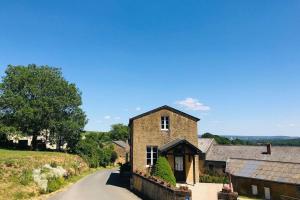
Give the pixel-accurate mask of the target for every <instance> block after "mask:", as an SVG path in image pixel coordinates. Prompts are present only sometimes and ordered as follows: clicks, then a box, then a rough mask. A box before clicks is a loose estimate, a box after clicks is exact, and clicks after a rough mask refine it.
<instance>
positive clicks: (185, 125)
mask: <svg viewBox="0 0 300 200" xmlns="http://www.w3.org/2000/svg"><path fill="white" fill-rule="evenodd" d="M162 116H168V117H169V130H168V131H163V130H161V117H162ZM197 121H198V120H195V119H193V118H190V117H187V116H186V115H183V114H181V113H178V112H174V111H173V110H172V109H168V108H162V109H159V110H156V111H155V112H149V114H146V115H144V116H141V117H138V118H133V120H131V121H130V124H129V125H130V130H131V144H130V147H131V152H130V154H131V155H130V157H131V158H130V160H131V166H132V170H133V171H135V170H140V171H144V172H147V171H148V167H147V160H146V158H147V155H146V148H147V146H157V147H160V146H162V145H164V144H167V143H169V142H171V141H172V140H175V139H178V138H180V139H185V140H187V141H188V142H190V143H191V144H193V145H194V146H196V147H197V146H198V134H197V133H198V131H197ZM187 159H188V158H187V157H186V158H185V162H186V166H187V167H186V177H187V181H190V180H191V178H190V176H191V175H190V174H191V173H192V171H193V168H192V167H190V166H193V164H192V162H193V159H190V160H187ZM168 160H169V162H170V165H171V167H172V169H173V166H174V159H173V158H172V157H171V156H169V157H168ZM198 162H199V158H198V156H196V159H195V171H196V173H197V175H196V181H198V179H199V169H198V168H199V164H198ZM188 167H190V168H188Z"/></svg>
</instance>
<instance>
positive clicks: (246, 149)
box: [206, 145, 300, 163]
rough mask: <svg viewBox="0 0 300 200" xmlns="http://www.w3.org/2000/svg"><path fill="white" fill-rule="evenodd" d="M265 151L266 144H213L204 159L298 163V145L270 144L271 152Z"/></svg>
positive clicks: (299, 161)
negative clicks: (242, 159) (241, 159)
mask: <svg viewBox="0 0 300 200" xmlns="http://www.w3.org/2000/svg"><path fill="white" fill-rule="evenodd" d="M266 151H267V147H266V146H248V145H247V146H246V145H213V146H212V147H211V148H210V149H209V151H208V152H207V154H206V160H209V161H222V162H226V160H227V159H229V158H244V159H254V160H269V161H282V162H295V163H300V147H291V146H272V147H271V154H266Z"/></svg>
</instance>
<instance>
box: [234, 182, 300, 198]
mask: <svg viewBox="0 0 300 200" xmlns="http://www.w3.org/2000/svg"><path fill="white" fill-rule="evenodd" d="M232 183H233V189H234V191H236V192H238V193H239V194H240V195H246V196H251V197H257V198H264V187H268V188H270V192H271V198H272V199H274V200H282V199H283V198H282V196H285V197H286V199H288V197H290V199H293V198H295V199H300V185H292V184H283V183H277V182H271V181H263V180H257V179H250V178H241V177H232ZM251 185H256V186H257V190H258V195H256V196H254V195H252V188H251Z"/></svg>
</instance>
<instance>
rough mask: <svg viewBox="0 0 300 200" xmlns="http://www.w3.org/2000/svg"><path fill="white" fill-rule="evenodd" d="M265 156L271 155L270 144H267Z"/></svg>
mask: <svg viewBox="0 0 300 200" xmlns="http://www.w3.org/2000/svg"><path fill="white" fill-rule="evenodd" d="M267 154H269V155H271V144H267Z"/></svg>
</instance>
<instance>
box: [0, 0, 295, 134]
mask: <svg viewBox="0 0 300 200" xmlns="http://www.w3.org/2000/svg"><path fill="white" fill-rule="evenodd" d="M299 10H300V1H298V0H289V1H284V0H282V1H276V0H248V1H240V0H236V1H233V0H229V1H220V0H216V1H214V0H201V1H199V0H197V1H192V0H191V1H180V0H178V1H177V0H170V1H167V0H166V1H138V0H136V1H131V0H128V1H121V0H120V1H115V0H108V1H71V0H70V1H62V0H51V1H38V0H36V1H30V0H20V1H13V0H10V1H4V0H2V1H0V30H1V31H0V74H1V76H3V75H4V70H5V68H6V66H7V65H8V64H13V65H17V64H18V65H19V64H20V65H27V64H30V63H36V64H38V65H44V64H47V65H50V66H55V67H60V68H62V71H63V74H64V76H65V77H66V79H67V80H69V81H70V82H74V83H76V85H77V86H78V87H79V88H80V90H81V91H82V97H83V109H84V110H85V111H86V113H87V116H88V118H89V123H88V124H87V126H86V129H87V130H108V129H109V127H110V125H111V124H113V123H119V122H120V123H127V122H128V118H130V117H132V116H134V115H137V114H140V113H142V112H145V111H147V110H149V109H152V108H155V107H157V106H161V105H165V104H167V105H170V106H173V107H175V108H178V109H180V110H183V111H185V112H187V113H189V114H192V115H194V116H197V117H200V118H201V121H200V123H199V133H203V132H207V131H208V132H212V133H215V134H231V135H232V134H237V135H290V136H300V87H299V86H300V37H299V36H300V12H299Z"/></svg>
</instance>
